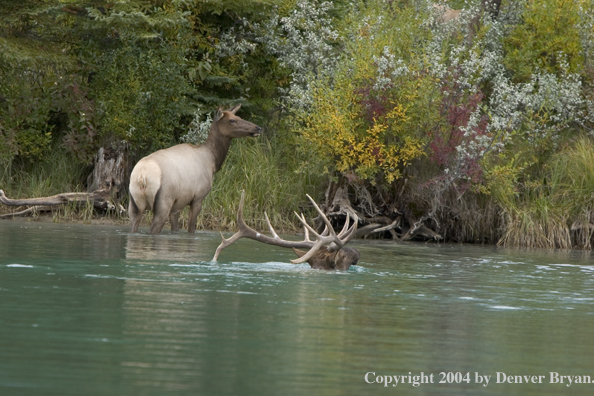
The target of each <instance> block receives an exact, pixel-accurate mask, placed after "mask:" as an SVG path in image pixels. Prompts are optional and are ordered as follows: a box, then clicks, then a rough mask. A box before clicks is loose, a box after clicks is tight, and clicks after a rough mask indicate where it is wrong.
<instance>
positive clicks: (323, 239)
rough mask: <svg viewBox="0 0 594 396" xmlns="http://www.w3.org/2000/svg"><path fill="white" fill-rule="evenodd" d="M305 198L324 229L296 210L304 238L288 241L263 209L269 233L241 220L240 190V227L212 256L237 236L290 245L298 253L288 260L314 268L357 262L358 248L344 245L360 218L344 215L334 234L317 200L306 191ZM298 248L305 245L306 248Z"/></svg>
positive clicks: (344, 268)
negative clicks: (257, 229) (310, 237)
mask: <svg viewBox="0 0 594 396" xmlns="http://www.w3.org/2000/svg"><path fill="white" fill-rule="evenodd" d="M307 198H309V200H310V201H311V203H312V204H313V205H314V207H315V208H316V210H317V212H318V213H319V215H320V217H321V218H322V220H323V221H324V224H325V229H324V231H323V232H322V233H321V234H319V233H317V232H316V231H315V230H314V229H313V228H312V227H311V226H310V225H309V224H307V221H306V220H305V216H303V214H302V215H298V214H297V213H295V214H296V215H297V217H298V218H299V221H301V223H302V224H303V228H304V232H305V237H304V239H303V241H287V240H285V239H282V238H280V237H279V236H278V234H277V233H276V231H275V230H274V228H273V227H272V224H270V220H269V219H268V215H267V214H266V213H264V216H265V217H266V223H267V224H268V228H269V230H270V233H271V234H272V236H267V235H263V234H261V233H259V232H257V231H256V230H254V229H252V228H250V227H248V226H247V224H245V221H244V220H243V204H244V199H245V192H243V193H242V194H241V200H240V203H239V209H238V211H237V225H238V227H239V231H237V232H236V233H235V234H234V235H233V236H231V237H230V238H228V239H225V238H224V237H223V241H222V242H221V244H220V245H219V247H218V248H217V251H216V253H215V255H214V257H213V261H216V260H217V259H218V257H219V254H220V253H221V251H222V250H223V249H224V248H226V247H227V246H229V245H231V244H233V243H234V242H235V241H237V240H238V239H240V238H249V239H253V240H256V241H258V242H263V243H266V244H269V245H274V246H280V247H284V248H292V249H293V251H294V252H295V254H297V256H298V257H299V258H297V259H294V260H291V263H293V264H301V263H305V262H307V263H308V264H309V265H310V266H311V268H313V269H321V270H340V271H347V270H348V269H349V267H350V266H351V265H356V264H357V262H358V261H359V258H360V257H361V255H360V253H359V251H358V250H357V249H355V248H349V247H346V246H345V245H346V244H347V243H348V242H349V241H350V240H351V239H353V237H354V236H355V234H356V233H357V223H358V221H359V219H357V218H356V217H355V218H351V216H350V215H347V218H346V221H345V224H344V226H343V228H342V231H340V233H338V234H336V232H335V231H334V229H333V228H332V225H331V224H330V221H328V218H327V217H326V216H325V215H324V212H322V210H321V209H320V208H319V206H318V205H317V204H316V202H315V201H314V200H313V199H312V198H311V197H310V196H309V195H308V196H307ZM351 220H352V224H351ZM310 233H311V234H313V235H314V236H315V240H313V241H312V240H310V239H309V235H310ZM301 249H307V251H304V250H301Z"/></svg>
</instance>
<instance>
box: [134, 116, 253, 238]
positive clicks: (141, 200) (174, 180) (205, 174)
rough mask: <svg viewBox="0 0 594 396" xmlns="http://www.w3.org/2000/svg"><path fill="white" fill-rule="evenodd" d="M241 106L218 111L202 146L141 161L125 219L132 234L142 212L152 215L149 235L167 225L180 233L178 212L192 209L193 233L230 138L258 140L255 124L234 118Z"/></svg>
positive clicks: (190, 226) (182, 146)
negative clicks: (128, 217)
mask: <svg viewBox="0 0 594 396" xmlns="http://www.w3.org/2000/svg"><path fill="white" fill-rule="evenodd" d="M240 106H241V105H237V106H235V107H234V108H232V109H230V110H227V111H223V110H221V109H219V111H218V112H217V114H216V116H215V118H214V121H213V123H212V125H211V127H210V132H209V135H208V138H207V139H206V141H205V142H204V143H203V144H202V145H200V146H195V145H191V144H178V145H176V146H173V147H170V148H168V149H164V150H159V151H156V152H154V153H152V154H150V155H148V156H146V157H144V158H142V159H141V160H140V161H138V163H137V164H136V166H135V167H134V169H133V170H132V174H131V175H130V205H129V210H128V212H129V216H130V224H131V227H132V232H136V231H137V230H138V225H139V224H140V220H141V219H142V215H143V212H144V211H145V210H147V209H150V210H152V211H153V221H152V223H151V228H150V232H151V234H158V233H159V232H161V230H162V229H163V226H164V225H165V222H166V221H167V220H168V219H169V220H170V221H171V230H172V231H178V230H179V221H178V220H179V212H180V211H181V210H182V209H183V208H184V207H186V206H188V205H190V214H189V220H188V232H194V231H195V230H196V222H197V218H198V214H199V213H200V210H201V209H202V200H203V199H204V197H206V195H208V193H209V192H210V190H211V188H212V181H213V176H214V174H215V172H217V171H218V170H219V169H220V168H221V166H222V165H223V162H224V161H225V157H226V156H227V152H228V151H229V147H230V146H231V141H232V139H233V138H239V137H247V136H258V135H259V134H260V132H261V130H262V128H260V127H259V126H257V125H256V124H253V123H251V122H249V121H246V120H243V119H241V118H239V117H238V116H236V115H235V113H236V112H237V110H239V108H240Z"/></svg>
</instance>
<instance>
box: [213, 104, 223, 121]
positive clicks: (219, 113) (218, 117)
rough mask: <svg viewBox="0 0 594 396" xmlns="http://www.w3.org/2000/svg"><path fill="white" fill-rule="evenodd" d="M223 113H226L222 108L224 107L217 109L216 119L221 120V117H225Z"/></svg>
mask: <svg viewBox="0 0 594 396" xmlns="http://www.w3.org/2000/svg"><path fill="white" fill-rule="evenodd" d="M223 115H224V114H223V108H222V107H219V108H218V109H217V112H216V113H215V117H214V120H215V121H218V120H220V119H221V118H223Z"/></svg>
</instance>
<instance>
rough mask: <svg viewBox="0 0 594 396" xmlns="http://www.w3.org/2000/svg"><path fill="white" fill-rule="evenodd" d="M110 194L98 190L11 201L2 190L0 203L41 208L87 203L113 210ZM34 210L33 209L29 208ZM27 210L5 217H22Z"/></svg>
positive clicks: (98, 207)
mask: <svg viewBox="0 0 594 396" xmlns="http://www.w3.org/2000/svg"><path fill="white" fill-rule="evenodd" d="M109 197H110V192H109V190H97V191H93V192H90V193H76V192H71V193H62V194H56V195H52V196H50V197H41V198H24V199H10V198H8V197H7V196H6V194H5V193H4V191H3V190H0V203H3V204H4V205H7V206H32V207H40V206H58V205H65V204H76V205H86V204H87V202H89V203H91V204H92V205H93V207H95V208H97V209H102V210H105V209H113V208H114V205H113V204H112V203H111V202H110V201H109ZM29 209H33V208H29ZM29 209H26V210H24V211H22V212H17V213H15V214H9V215H5V216H13V217H14V216H20V215H23V216H24V215H26V214H28V212H27V211H28V210H29Z"/></svg>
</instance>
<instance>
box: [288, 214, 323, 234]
mask: <svg viewBox="0 0 594 396" xmlns="http://www.w3.org/2000/svg"><path fill="white" fill-rule="evenodd" d="M293 213H295V216H297V218H298V219H299V221H300V222H301V224H303V229H304V230H305V232H308V231H309V232H311V233H312V234H314V235H315V236H316V238H319V237H320V234H318V233H317V232H316V230H314V229H313V228H312V227H311V226H310V225H309V224H307V221H306V220H305V216H304V215H303V213H302V214H298V213H297V212H293ZM307 238H308V239H309V233H308V234H307Z"/></svg>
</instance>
